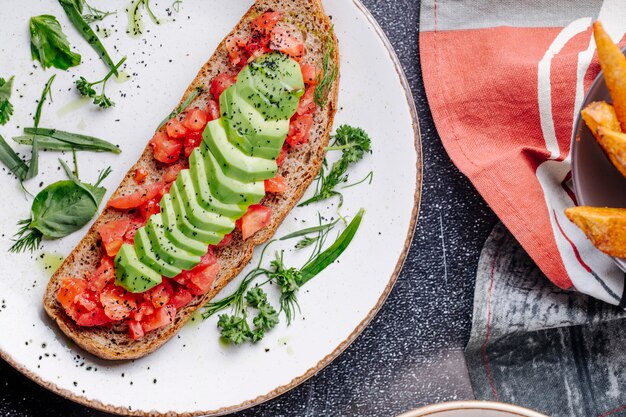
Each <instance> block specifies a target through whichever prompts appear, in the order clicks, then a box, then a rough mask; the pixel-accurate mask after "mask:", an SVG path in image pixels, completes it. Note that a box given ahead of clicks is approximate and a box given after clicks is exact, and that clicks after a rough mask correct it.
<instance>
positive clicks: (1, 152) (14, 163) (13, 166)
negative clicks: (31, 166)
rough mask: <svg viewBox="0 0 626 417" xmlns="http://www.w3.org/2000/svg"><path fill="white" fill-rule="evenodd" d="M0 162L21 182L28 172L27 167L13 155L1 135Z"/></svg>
mask: <svg viewBox="0 0 626 417" xmlns="http://www.w3.org/2000/svg"><path fill="white" fill-rule="evenodd" d="M0 162H2V163H3V164H4V165H5V166H6V167H7V169H8V170H9V171H11V172H12V173H13V175H15V176H16V177H17V178H19V179H20V180H23V179H24V177H25V176H26V173H27V172H28V165H26V163H25V162H24V161H23V160H22V158H20V157H19V156H18V155H17V154H16V153H15V151H14V150H13V149H12V148H11V147H10V146H9V144H8V143H7V142H6V141H5V140H4V138H3V137H2V135H0Z"/></svg>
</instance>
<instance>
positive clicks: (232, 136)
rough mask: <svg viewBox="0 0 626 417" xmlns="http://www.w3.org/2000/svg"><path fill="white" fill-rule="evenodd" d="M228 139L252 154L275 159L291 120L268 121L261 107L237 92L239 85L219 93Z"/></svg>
mask: <svg viewBox="0 0 626 417" xmlns="http://www.w3.org/2000/svg"><path fill="white" fill-rule="evenodd" d="M220 109H221V112H222V117H223V118H224V126H225V127H226V132H227V134H228V140H229V141H230V142H231V143H232V144H233V145H235V146H237V147H238V148H239V149H241V150H242V151H243V152H244V153H246V154H248V155H250V156H258V157H261V158H267V159H275V158H276V157H278V155H279V154H280V150H281V148H282V146H283V143H284V142H285V139H286V138H287V133H289V119H280V120H265V118H264V117H263V115H262V114H261V112H260V111H259V110H257V109H256V108H255V107H254V106H253V105H252V104H250V103H248V102H247V101H246V100H245V99H243V98H242V97H240V96H239V95H238V93H237V84H233V85H231V86H230V87H228V88H227V89H226V90H225V91H224V92H223V93H222V95H221V96H220Z"/></svg>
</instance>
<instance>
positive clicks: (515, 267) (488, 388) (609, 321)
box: [465, 224, 626, 417]
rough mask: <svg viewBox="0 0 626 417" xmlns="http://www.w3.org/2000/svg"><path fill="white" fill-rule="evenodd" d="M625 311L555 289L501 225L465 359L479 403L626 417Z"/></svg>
mask: <svg viewBox="0 0 626 417" xmlns="http://www.w3.org/2000/svg"><path fill="white" fill-rule="evenodd" d="M624 318H626V312H624V311H623V310H621V309H618V308H616V307H613V306H610V305H608V304H605V303H602V302H601V301H598V300H595V299H593V298H591V297H588V296H585V295H582V294H580V293H576V292H570V291H564V290H561V289H559V288H557V287H556V286H554V285H553V284H552V283H551V282H550V281H549V280H548V279H547V278H546V277H545V276H544V275H543V274H542V273H541V271H540V270H539V269H538V268H537V267H536V266H535V264H534V263H533V262H532V260H531V259H530V258H529V257H528V255H527V254H526V253H525V252H524V250H523V249H522V248H521V247H520V245H519V244H518V243H517V241H516V240H515V239H514V238H513V236H512V235H511V234H510V233H509V232H508V231H507V230H506V229H505V227H504V226H503V225H502V224H499V225H497V226H496V227H495V229H494V230H493V232H492V233H491V235H490V237H489V239H488V240H487V243H486V244H485V247H484V248H483V251H482V254H481V258H480V261H479V264H478V272H477V278H476V289H475V294H474V315H473V323H472V332H471V337H470V341H469V344H468V345H467V348H466V353H465V356H466V359H467V364H468V368H469V373H470V378H471V381H472V387H473V390H474V394H475V395H476V398H477V399H483V400H496V401H502V402H507V403H512V404H516V405H521V406H525V407H528V408H531V409H534V410H537V411H539V412H543V413H545V414H547V415H550V416H554V417H561V416H562V417H572V416H585V417H587V416H601V417H606V416H626V321H624Z"/></svg>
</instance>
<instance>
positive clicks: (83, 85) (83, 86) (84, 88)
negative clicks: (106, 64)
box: [76, 57, 126, 109]
mask: <svg viewBox="0 0 626 417" xmlns="http://www.w3.org/2000/svg"><path fill="white" fill-rule="evenodd" d="M125 61H126V57H124V58H122V59H120V62H118V63H117V64H116V65H115V67H114V68H113V69H111V70H110V71H109V72H108V73H107V75H105V76H104V78H103V79H101V80H98V81H94V82H89V81H87V80H86V79H85V77H80V78H79V79H78V80H76V89H77V90H78V92H79V93H80V94H81V95H83V96H85V97H89V98H92V99H93V104H95V105H97V106H100V107H101V108H103V109H107V108H109V107H112V106H115V102H114V101H113V100H111V99H110V98H109V97H108V96H107V95H106V86H107V81H109V78H111V76H113V74H117V70H118V69H119V67H121V66H122V64H123V63H124V62H125ZM99 84H102V90H101V92H100V94H98V93H97V92H96V90H95V89H94V87H95V86H97V85H99Z"/></svg>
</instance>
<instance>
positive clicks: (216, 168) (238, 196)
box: [200, 146, 265, 206]
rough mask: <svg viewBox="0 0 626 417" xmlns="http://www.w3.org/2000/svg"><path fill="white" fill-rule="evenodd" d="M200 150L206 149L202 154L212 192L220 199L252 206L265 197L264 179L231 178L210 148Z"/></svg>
mask: <svg viewBox="0 0 626 417" xmlns="http://www.w3.org/2000/svg"><path fill="white" fill-rule="evenodd" d="M200 150H203V151H204V152H202V156H203V159H204V166H205V169H206V173H207V177H208V179H209V187H210V188H211V193H212V194H213V195H214V196H215V197H217V198H218V199H219V200H220V201H223V202H225V203H233V204H245V205H246V206H251V205H252V204H257V203H258V202H259V201H261V200H262V199H263V197H265V183H264V182H263V181H258V182H249V183H244V182H241V181H237V180H236V179H233V178H230V177H228V176H227V175H226V174H224V171H222V167H221V165H220V164H219V163H218V162H217V160H216V159H215V157H214V156H213V154H212V153H211V152H210V151H209V150H208V149H206V148H203V147H202V146H201V147H200Z"/></svg>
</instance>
